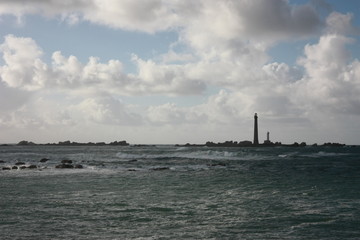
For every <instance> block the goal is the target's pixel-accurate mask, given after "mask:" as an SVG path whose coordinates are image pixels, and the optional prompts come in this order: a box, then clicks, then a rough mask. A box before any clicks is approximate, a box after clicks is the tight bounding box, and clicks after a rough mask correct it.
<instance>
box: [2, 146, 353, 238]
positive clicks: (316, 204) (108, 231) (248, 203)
mask: <svg viewBox="0 0 360 240" xmlns="http://www.w3.org/2000/svg"><path fill="white" fill-rule="evenodd" d="M44 157H45V158H49V159H50V160H49V161H48V162H46V163H40V162H39V160H40V159H41V158H44ZM64 159H68V160H72V161H73V162H74V163H78V164H82V165H83V166H84V168H83V169H55V166H56V165H58V164H59V162H60V161H61V160H64ZM0 161H3V163H0V239H360V227H359V226H360V148H359V147H353V148H351V147H327V148H325V147H316V148H315V147H307V148H290V147H277V148H207V147H175V146H142V147H134V146H128V147H120V146H117V147H110V146H99V147H95V146H93V147H73V146H70V147H60V146H28V147H20V146H12V147H0ZM19 161H22V162H24V163H25V165H26V166H28V165H31V164H34V165H37V166H38V169H34V170H33V169H24V170H1V168H3V167H12V166H14V165H15V163H16V162H19Z"/></svg>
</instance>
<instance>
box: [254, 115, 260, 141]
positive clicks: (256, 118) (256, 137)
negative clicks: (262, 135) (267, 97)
mask: <svg viewBox="0 0 360 240" xmlns="http://www.w3.org/2000/svg"><path fill="white" fill-rule="evenodd" d="M253 144H254V145H259V134H258V116H257V113H255V116H254V142H253Z"/></svg>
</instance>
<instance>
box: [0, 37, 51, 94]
mask: <svg viewBox="0 0 360 240" xmlns="http://www.w3.org/2000/svg"><path fill="white" fill-rule="evenodd" d="M0 51H1V52H2V53H3V59H4V62H5V63H6V65H4V66H1V67H0V77H1V80H2V81H4V82H5V83H7V84H8V86H10V87H15V88H23V89H26V90H36V89H39V88H42V87H44V85H45V82H44V81H45V79H46V77H47V71H48V69H47V66H46V64H44V63H43V62H42V61H41V60H40V57H41V55H42V50H41V49H40V48H39V47H38V46H37V45H36V43H35V41H34V40H32V39H31V38H18V37H15V36H13V35H7V36H6V37H5V41H4V43H3V44H1V46H0Z"/></svg>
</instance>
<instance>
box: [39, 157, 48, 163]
mask: <svg viewBox="0 0 360 240" xmlns="http://www.w3.org/2000/svg"><path fill="white" fill-rule="evenodd" d="M49 160H50V159H48V158H42V159H40V162H47V161H49Z"/></svg>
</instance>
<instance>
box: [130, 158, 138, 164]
mask: <svg viewBox="0 0 360 240" xmlns="http://www.w3.org/2000/svg"><path fill="white" fill-rule="evenodd" d="M137 161H138V160H137V159H131V160H129V161H128V162H129V163H131V162H137Z"/></svg>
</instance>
